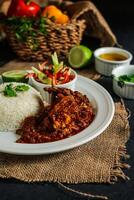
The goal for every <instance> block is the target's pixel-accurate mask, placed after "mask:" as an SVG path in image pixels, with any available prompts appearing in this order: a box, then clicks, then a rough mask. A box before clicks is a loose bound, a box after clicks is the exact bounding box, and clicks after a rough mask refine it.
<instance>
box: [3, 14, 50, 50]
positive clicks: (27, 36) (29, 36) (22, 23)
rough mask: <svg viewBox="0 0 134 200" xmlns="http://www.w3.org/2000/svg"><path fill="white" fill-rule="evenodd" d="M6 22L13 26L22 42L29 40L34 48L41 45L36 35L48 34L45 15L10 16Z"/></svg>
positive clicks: (28, 42)
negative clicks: (29, 16) (33, 16)
mask: <svg viewBox="0 0 134 200" xmlns="http://www.w3.org/2000/svg"><path fill="white" fill-rule="evenodd" d="M4 23H5V24H6V25H7V26H9V27H12V30H13V31H14V33H15V35H16V38H17V39H18V40H19V41H20V42H27V44H28V45H29V47H30V48H31V49H32V50H37V49H38V48H39V46H40V44H39V41H38V40H37V37H36V36H37V34H38V33H41V34H44V35H47V28H46V24H47V19H46V18H45V17H43V16H40V17H39V18H27V17H20V18H19V17H9V18H7V19H6V20H5V21H4Z"/></svg>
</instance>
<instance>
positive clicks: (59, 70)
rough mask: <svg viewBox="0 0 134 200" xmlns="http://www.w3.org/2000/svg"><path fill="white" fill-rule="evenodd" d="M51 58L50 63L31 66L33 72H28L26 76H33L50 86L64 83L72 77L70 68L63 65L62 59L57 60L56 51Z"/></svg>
mask: <svg viewBox="0 0 134 200" xmlns="http://www.w3.org/2000/svg"><path fill="white" fill-rule="evenodd" d="M51 58H52V60H51V63H48V62H44V63H42V64H39V65H38V69H37V68H35V67H32V71H33V73H29V74H28V76H27V77H33V78H34V79H35V80H37V81H39V82H41V83H44V84H48V85H52V86H53V85H60V84H65V83H68V82H69V81H71V80H73V79H74V75H72V74H71V68H69V67H67V66H66V65H64V63H63V61H61V62H59V60H58V56H57V54H56V52H55V53H54V54H53V55H52V57H51Z"/></svg>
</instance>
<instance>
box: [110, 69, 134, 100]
mask: <svg viewBox="0 0 134 200" xmlns="http://www.w3.org/2000/svg"><path fill="white" fill-rule="evenodd" d="M130 74H131V75H134V65H129V66H127V67H126V66H122V67H118V68H116V69H114V70H113V71H112V76H113V91H114V92H115V94H117V95H118V96H120V97H124V98H127V99H134V83H130V82H123V84H122V83H121V82H120V81H119V77H120V76H122V75H130Z"/></svg>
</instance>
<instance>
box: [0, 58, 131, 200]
mask: <svg viewBox="0 0 134 200" xmlns="http://www.w3.org/2000/svg"><path fill="white" fill-rule="evenodd" d="M33 64H34V63H33ZM29 66H31V63H25V62H21V63H20V62H18V61H12V62H10V63H8V64H7V65H5V67H4V68H1V70H0V71H1V72H2V70H3V71H7V70H11V69H16V68H17V69H22V68H23V69H24V68H25V69H27V68H29ZM80 73H82V74H83V75H85V76H87V77H89V78H92V79H97V78H99V77H100V75H98V74H97V73H96V72H95V71H94V69H93V68H89V69H85V70H81V71H80ZM115 107H116V111H115V115H114V118H113V121H112V123H111V124H110V125H109V127H108V128H107V129H106V130H105V131H104V132H103V133H102V134H101V135H100V136H98V137H97V138H95V139H94V140H92V141H90V142H88V143H87V144H85V145H82V146H80V147H78V148H74V149H72V150H69V151H66V152H61V153H57V154H54V155H44V156H16V155H8V154H3V153H0V177H1V178H16V179H19V180H23V181H27V182H35V181H49V182H59V183H60V184H61V183H113V182H116V181H117V180H118V178H122V179H128V177H127V176H126V175H125V173H124V172H123V169H124V168H128V167H129V165H127V164H126V162H125V163H124V162H122V158H127V157H128V155H127V152H126V147H125V144H126V142H127V140H128V138H129V124H128V119H127V117H128V115H127V112H126V109H125V107H124V105H123V104H121V103H116V104H115ZM123 160H124V159H123ZM62 186H63V185H62ZM63 187H64V186H63ZM65 189H68V188H67V187H65ZM71 191H73V190H72V189H71ZM77 193H78V192H77ZM80 194H81V193H80ZM86 196H87V194H86ZM88 196H90V197H94V195H91V194H88ZM95 197H99V198H104V199H106V197H104V196H96V195H95Z"/></svg>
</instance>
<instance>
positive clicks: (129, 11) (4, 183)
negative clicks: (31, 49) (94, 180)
mask: <svg viewBox="0 0 134 200" xmlns="http://www.w3.org/2000/svg"><path fill="white" fill-rule="evenodd" d="M93 2H94V3H95V4H96V6H97V7H98V8H99V10H100V11H101V12H102V14H103V16H104V17H105V18H106V19H107V21H108V23H109V25H110V26H111V28H112V30H113V32H114V33H115V34H116V36H117V38H118V42H119V43H120V44H122V45H123V47H124V48H125V49H127V50H129V51H130V52H131V53H132V54H134V1H132V0H93ZM88 46H89V47H90V43H89V44H88ZM13 57H14V54H12V53H11V52H10V48H9V47H8V45H7V44H6V43H5V42H2V43H0V65H2V64H3V63H5V62H7V61H8V60H10V59H12V58H13ZM98 82H99V83H100V84H101V85H103V86H104V87H105V88H106V89H107V90H108V91H109V92H110V94H111V95H112V97H113V98H114V100H115V101H118V100H119V98H118V97H117V96H115V95H114V94H113V92H112V82H111V79H110V78H106V77H103V78H102V79H101V80H100V81H98ZM125 105H126V107H127V108H129V109H130V111H131V117H130V119H129V122H130V128H131V138H130V140H129V142H128V143H127V149H128V153H129V154H130V159H129V161H128V163H129V164H130V165H131V168H130V169H129V170H126V174H127V175H128V176H129V177H130V179H131V180H130V181H126V182H124V181H120V182H118V183H116V184H114V185H108V184H101V185H98V184H78V185H69V187H71V188H74V189H76V190H80V191H81V192H91V193H93V194H104V195H108V196H109V197H110V199H111V200H134V192H133V190H134V122H133V121H134V101H132V100H125ZM12 199H13V200H23V199H24V200H31V199H32V200H37V199H38V200H63V199H64V200H75V199H81V200H82V199H87V198H83V197H82V196H79V197H78V196H76V195H74V194H73V193H68V192H65V191H63V190H62V189H61V188H59V187H58V185H57V184H52V183H51V184H50V183H45V182H43V183H32V184H28V183H24V182H20V181H17V180H13V179H9V180H5V179H0V200H12Z"/></svg>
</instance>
